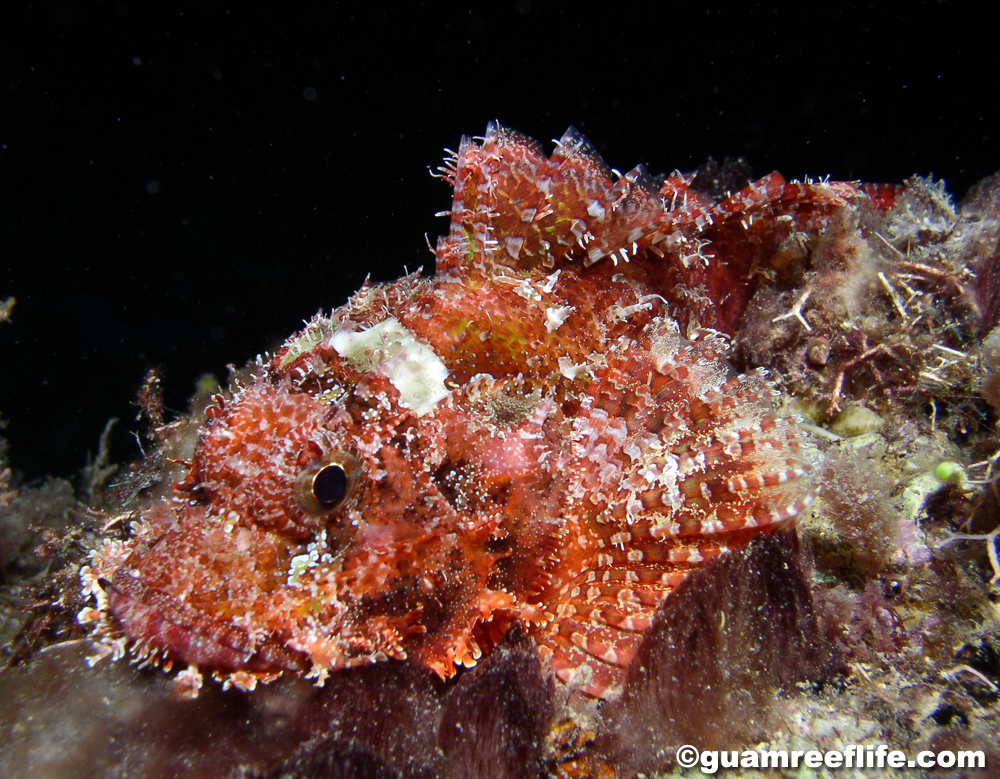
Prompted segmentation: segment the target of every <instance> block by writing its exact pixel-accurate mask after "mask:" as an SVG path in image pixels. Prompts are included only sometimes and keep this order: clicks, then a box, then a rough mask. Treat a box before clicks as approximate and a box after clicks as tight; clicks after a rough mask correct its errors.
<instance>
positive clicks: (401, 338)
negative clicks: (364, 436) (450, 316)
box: [330, 317, 448, 416]
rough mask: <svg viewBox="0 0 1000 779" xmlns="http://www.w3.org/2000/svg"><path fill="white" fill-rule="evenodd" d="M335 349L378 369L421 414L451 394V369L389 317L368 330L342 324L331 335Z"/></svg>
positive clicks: (367, 367) (353, 361) (364, 367)
mask: <svg viewBox="0 0 1000 779" xmlns="http://www.w3.org/2000/svg"><path fill="white" fill-rule="evenodd" d="M330 344H331V345H332V346H333V348H334V350H335V351H336V352H337V354H339V355H340V356H341V357H343V358H344V359H345V360H347V362H349V363H350V364H351V366H352V367H354V368H357V369H358V370H362V371H370V370H376V369H377V370H378V371H379V372H380V373H382V374H383V375H384V376H386V378H388V379H389V381H391V382H392V385H393V386H394V387H395V388H396V389H397V390H399V403H400V405H402V406H404V407H405V408H409V409H412V410H413V411H415V412H416V413H417V414H418V415H420V416H422V415H424V414H428V413H430V412H431V411H433V410H434V408H435V407H436V406H437V404H438V402H439V401H441V400H442V399H443V398H445V397H446V396H447V395H448V389H447V388H446V387H445V386H444V381H445V379H446V378H448V369H447V368H446V367H445V364H444V363H443V362H441V358H440V357H438V356H437V355H436V354H435V353H434V350H433V349H431V347H429V346H428V345H427V344H425V343H422V342H421V341H418V340H417V339H416V338H414V336H413V333H411V332H410V331H409V330H407V329H406V328H405V327H403V325H401V324H400V323H399V320H397V319H396V318H395V317H389V318H388V319H384V320H382V321H381V322H379V323H378V324H377V325H375V326H374V327H370V328H368V329H367V330H360V331H357V332H354V331H352V330H350V329H348V328H346V327H342V328H340V329H339V330H338V331H337V332H336V333H334V334H333V337H332V338H331V339H330Z"/></svg>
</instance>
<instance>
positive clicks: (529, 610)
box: [81, 123, 858, 697]
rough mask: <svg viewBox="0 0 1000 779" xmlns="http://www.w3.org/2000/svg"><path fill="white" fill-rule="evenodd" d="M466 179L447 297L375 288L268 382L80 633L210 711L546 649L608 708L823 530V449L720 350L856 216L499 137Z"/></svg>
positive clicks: (127, 545) (211, 448)
mask: <svg viewBox="0 0 1000 779" xmlns="http://www.w3.org/2000/svg"><path fill="white" fill-rule="evenodd" d="M441 171H442V172H441V175H442V177H443V178H445V179H447V180H448V181H449V182H450V183H451V184H452V185H453V187H454V199H453V204H452V208H451V211H450V212H448V213H449V215H450V217H451V226H450V230H449V233H448V235H447V236H446V237H444V238H442V239H440V241H439V242H438V245H437V249H436V251H435V260H436V271H435V274H434V275H433V277H430V278H427V277H421V276H420V275H410V276H406V277H405V278H402V279H400V280H398V281H396V282H394V283H389V284H375V285H367V284H366V285H365V286H364V287H363V288H362V289H361V290H360V291H359V292H357V293H356V294H355V295H354V296H353V297H352V298H351V299H350V300H349V301H348V303H347V304H345V305H344V306H342V307H341V308H339V309H337V310H335V311H334V312H333V313H332V314H331V315H330V316H317V317H316V318H315V319H313V320H312V321H311V322H309V324H308V326H307V327H306V328H305V329H304V330H302V331H301V332H299V333H296V334H295V335H293V336H292V337H291V338H289V339H288V340H287V341H286V342H285V344H284V345H283V346H282V347H281V348H280V349H279V350H278V352H277V353H276V354H274V355H273V356H269V357H268V358H266V359H259V360H258V365H257V368H256V371H255V373H254V374H253V376H252V379H251V380H250V381H248V382H246V383H244V384H241V385H238V386H235V387H234V388H233V389H232V391H231V394H227V395H226V396H225V397H223V396H218V397H216V398H215V399H214V403H213V405H211V406H210V407H209V408H208V410H207V415H206V419H205V421H204V424H203V426H202V427H201V429H200V432H199V434H198V439H197V445H196V446H195V449H194V453H193V456H192V457H191V458H190V461H189V462H185V463H184V465H185V466H186V475H184V476H183V478H181V479H180V480H178V481H177V483H176V484H175V485H174V489H173V496H172V499H170V500H165V501H162V502H159V503H156V504H154V505H151V506H149V507H147V508H145V509H144V510H143V512H142V516H141V519H140V521H139V523H138V524H137V525H136V529H135V533H134V535H133V537H132V538H131V539H130V540H129V541H127V542H124V543H117V544H113V543H107V544H105V546H104V547H103V548H102V549H100V550H97V551H96V552H95V553H94V554H93V564H92V566H91V567H89V568H87V569H85V571H84V574H83V578H84V582H85V588H86V591H87V592H88V593H90V594H92V595H93V596H94V597H95V598H96V599H97V606H98V608H97V609H89V610H87V612H86V613H85V614H83V615H82V616H81V618H82V619H84V620H98V621H99V622H100V623H101V625H102V629H103V631H104V632H105V641H106V642H111V643H112V644H114V645H115V648H116V651H118V650H121V648H122V647H123V646H124V645H125V644H128V645H129V646H131V648H132V651H133V652H134V653H136V654H137V656H139V657H142V658H146V659H147V660H149V659H152V660H155V661H156V662H160V663H183V664H187V666H188V668H187V670H186V671H184V672H183V673H182V674H181V675H180V677H179V678H180V680H181V683H182V684H185V685H187V686H188V687H189V688H190V689H191V690H193V691H194V692H196V691H197V688H198V687H199V686H200V685H201V681H202V674H203V673H207V672H211V673H212V674H214V675H215V676H216V677H218V678H220V679H221V680H223V681H224V683H225V684H226V685H227V686H229V685H236V686H238V687H241V688H252V687H253V686H254V685H255V684H256V683H257V682H258V681H262V680H263V681H266V680H270V679H273V678H276V677H277V676H280V675H282V674H286V673H291V674H302V675H305V676H309V677H313V678H316V679H317V680H319V681H322V680H323V679H324V678H325V677H326V676H327V675H328V674H329V673H331V672H333V671H335V669H339V668H343V667H348V666H355V665H358V664H364V663H371V662H376V661H381V660H385V659H388V658H410V659H411V660H414V661H417V662H419V663H421V664H423V665H425V666H427V667H429V668H432V669H434V670H435V671H436V672H437V673H438V674H440V675H441V676H442V677H447V676H450V675H452V674H454V673H455V672H456V669H457V668H458V667H459V666H472V665H474V664H475V663H476V661H477V660H478V659H479V658H480V657H481V656H482V655H483V653H484V652H488V651H489V650H490V649H491V648H492V647H493V646H495V645H496V644H497V642H498V641H499V640H500V639H501V638H502V637H503V635H504V633H505V632H506V631H507V630H508V629H510V628H511V626H513V625H514V624H515V623H520V624H521V625H523V626H524V627H525V629H526V631H527V633H528V635H529V636H530V637H531V638H532V639H533V640H534V642H535V644H536V646H537V648H538V652H539V654H540V656H541V657H542V658H543V659H544V660H545V661H546V662H547V663H548V664H549V666H550V667H551V668H552V669H553V671H554V672H555V674H557V675H558V677H559V678H560V679H562V680H563V681H565V682H568V683H572V684H574V685H577V686H578V688H579V689H581V690H583V691H584V692H585V693H587V694H589V695H591V696H595V697H608V696H609V695H611V694H613V692H614V691H615V689H616V687H617V685H618V684H619V683H620V681H621V679H622V677H623V672H624V669H625V668H626V667H627V666H628V664H629V661H630V660H631V658H632V657H633V655H634V653H635V650H636V648H637V646H638V644H639V642H640V640H641V639H642V637H643V634H644V633H645V631H646V630H647V628H648V627H649V625H650V624H651V620H652V617H653V615H654V613H655V611H656V609H657V606H658V605H659V604H660V603H661V601H662V600H663V599H664V598H665V597H667V596H668V595H669V593H670V592H671V590H673V589H674V588H676V587H677V585H678V583H679V582H681V581H682V580H683V579H684V577H685V576H686V575H687V574H688V573H689V572H690V571H692V570H693V569H696V568H698V567H699V566H702V565H704V564H705V563H706V561H708V560H710V559H711V558H713V557H715V556H717V555H719V554H721V553H724V552H725V551H726V550H727V549H732V548H734V547H737V546H739V545H741V544H745V543H746V542H748V541H749V540H750V539H751V538H753V537H754V536H755V535H756V534H758V533H762V532H767V531H770V530H773V529H775V528H778V527H782V526H786V525H787V524H788V523H790V522H791V521H793V520H794V518H795V517H796V515H798V514H800V513H801V512H802V511H803V510H804V509H806V507H807V506H808V505H809V503H810V502H811V500H812V496H813V493H812V491H811V488H810V484H809V479H808V472H809V471H810V466H809V464H808V460H809V456H808V453H807V452H806V449H807V448H808V447H807V446H806V444H805V442H804V439H803V436H802V433H801V432H800V430H799V427H798V424H797V423H796V421H795V420H793V419H790V418H776V416H775V414H774V412H773V409H772V405H771V396H772V394H773V392H772V390H771V389H770V387H769V385H768V384H767V382H766V381H765V379H764V376H763V373H762V372H759V371H756V372H752V373H749V374H746V375H736V374H735V372H734V371H733V370H732V369H731V368H730V366H729V364H728V363H727V361H726V351H727V347H728V343H727V340H726V338H725V337H724V336H723V335H722V334H720V333H719V332H717V330H713V329H708V328H709V326H714V327H716V328H719V323H720V322H723V323H724V322H727V321H730V322H731V321H732V320H733V318H734V317H736V316H738V311H737V308H738V305H739V301H741V300H742V301H744V302H745V300H746V299H748V295H747V294H744V287H745V286H746V281H745V278H746V275H747V274H746V269H747V268H748V267H750V266H751V265H752V264H753V263H756V262H759V261H761V256H762V253H763V254H766V252H767V251H769V250H771V249H773V247H775V246H778V245H780V243H781V241H782V240H785V239H787V238H788V237H789V236H791V235H792V234H793V233H794V232H795V230H798V229H805V227H804V226H805V225H806V223H807V222H808V223H809V224H814V223H815V222H816V220H822V219H823V218H824V215H826V214H828V213H829V212H830V211H831V210H833V209H836V208H838V207H840V206H842V205H843V204H844V203H845V202H846V200H847V199H849V198H850V197H852V196H853V195H854V194H857V192H858V190H856V189H855V188H854V187H853V186H852V185H849V184H790V183H786V182H785V181H784V180H783V179H782V178H781V177H780V176H779V175H778V174H771V175H770V176H768V177H767V178H765V179H762V180H760V181H758V182H756V183H754V184H751V185H750V186H748V187H747V188H745V189H744V190H742V191H740V192H737V193H736V194H734V195H731V196H729V197H720V198H712V197H709V196H707V195H705V194H699V193H697V192H695V191H693V190H692V189H691V187H690V178H685V177H684V176H681V175H680V174H676V173H675V174H674V175H672V176H669V177H666V178H662V179H659V180H654V179H653V178H652V177H651V176H650V175H649V174H648V173H647V172H646V171H645V170H644V169H643V168H642V167H639V168H636V169H635V170H633V171H631V172H629V173H628V174H626V175H625V176H621V177H618V178H617V180H614V177H613V175H612V173H611V172H610V171H609V170H608V169H607V168H606V167H605V165H604V163H603V162H602V161H601V159H600V157H598V155H597V154H596V153H595V152H594V151H593V150H592V149H591V147H590V146H589V144H588V143H587V142H586V140H585V139H584V138H583V137H582V136H581V135H579V134H578V133H577V132H576V131H575V130H573V129H570V130H569V131H568V132H567V133H566V134H565V135H564V136H563V137H562V139H561V140H559V141H558V142H557V144H556V148H555V151H554V153H553V154H552V155H551V156H550V157H547V156H546V155H545V154H544V153H543V152H542V151H541V149H540V147H539V145H538V144H537V143H535V142H534V141H532V140H530V139H528V138H526V137H524V136H522V135H519V134H517V133H516V132H513V131H512V130H510V129H507V128H505V127H502V126H500V125H498V124H495V123H494V124H490V126H489V128H488V129H487V132H486V135H485V137H483V138H479V139H469V138H463V139H462V142H461V145H460V146H459V148H458V152H457V153H455V154H454V155H453V156H452V157H451V158H450V159H449V160H448V161H447V162H446V166H445V167H444V168H442V169H441ZM769 247H770V248H769ZM733 306H735V307H736V308H733ZM734 312H735V313H734ZM678 318H680V319H682V320H683V323H682V324H678ZM721 329H724V328H721ZM116 637H117V638H116Z"/></svg>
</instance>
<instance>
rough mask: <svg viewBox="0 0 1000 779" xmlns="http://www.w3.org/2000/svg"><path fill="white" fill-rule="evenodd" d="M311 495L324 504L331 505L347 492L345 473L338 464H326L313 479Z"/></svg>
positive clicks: (341, 498)
mask: <svg viewBox="0 0 1000 779" xmlns="http://www.w3.org/2000/svg"><path fill="white" fill-rule="evenodd" d="M312 488H313V495H314V496H315V497H316V500H318V501H319V502H320V503H322V504H323V505H324V506H328V505H329V506H332V505H333V504H335V503H339V502H340V501H341V500H343V498H344V495H346V494H347V474H346V473H344V469H343V468H341V467H340V466H339V465H328V466H326V467H325V468H324V469H323V470H321V471H320V472H319V473H317V474H316V478H315V479H313V484H312Z"/></svg>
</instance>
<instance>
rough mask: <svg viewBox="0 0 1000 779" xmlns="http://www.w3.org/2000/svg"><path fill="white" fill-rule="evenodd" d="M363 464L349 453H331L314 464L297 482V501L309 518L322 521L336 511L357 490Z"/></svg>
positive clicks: (303, 472) (304, 471) (306, 468)
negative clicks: (321, 519) (316, 518)
mask: <svg viewBox="0 0 1000 779" xmlns="http://www.w3.org/2000/svg"><path fill="white" fill-rule="evenodd" d="M360 476H361V463H360V462H358V458H356V457H355V456H354V455H353V454H351V453H350V452H329V453H328V454H326V455H325V456H324V457H322V458H320V459H319V460H313V461H312V462H311V463H309V464H308V465H307V466H306V467H305V468H303V470H302V473H300V474H299V475H298V478H297V479H296V480H295V500H296V501H297V502H298V504H299V508H301V509H302V510H303V511H304V512H305V513H306V514H309V515H311V516H314V517H321V516H324V515H326V514H329V513H330V512H332V511H336V510H337V509H339V508H340V507H341V506H343V505H344V504H345V503H347V501H348V499H349V498H350V497H351V495H353V494H354V491H355V490H356V489H357V487H358V481H359V479H360Z"/></svg>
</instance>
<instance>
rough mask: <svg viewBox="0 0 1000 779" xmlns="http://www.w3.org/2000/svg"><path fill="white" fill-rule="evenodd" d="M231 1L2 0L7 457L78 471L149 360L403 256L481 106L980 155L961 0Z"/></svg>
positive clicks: (169, 357) (720, 138) (668, 136)
mask: <svg viewBox="0 0 1000 779" xmlns="http://www.w3.org/2000/svg"><path fill="white" fill-rule="evenodd" d="M152 5H154V6H155V4H152ZM245 5H248V4H239V6H229V7H227V6H225V5H219V4H216V3H211V2H207V3H201V4H199V5H198V6H197V7H196V8H192V9H187V10H183V11H182V10H178V9H174V10H169V11H161V10H152V9H149V8H147V7H146V6H147V4H139V3H113V2H91V3H79V4H78V3H37V4H31V5H30V6H27V7H26V8H25V9H23V10H20V11H17V12H12V11H3V12H0V43H2V51H0V64H2V67H0V88H2V92H0V299H3V298H5V297H7V296H10V295H13V296H15V297H16V298H17V306H16V308H15V309H14V312H13V323H7V324H2V325H0V413H2V414H3V417H4V418H5V419H6V420H7V421H8V423H9V424H8V427H7V429H6V430H5V431H4V435H5V436H6V437H7V438H8V439H9V441H10V442H11V447H12V451H11V460H12V462H13V464H14V466H15V467H16V468H17V469H18V470H20V471H21V472H22V473H23V474H24V476H25V477H27V478H39V477H42V476H44V475H45V474H71V473H73V472H74V471H76V470H77V469H78V468H80V466H82V465H83V464H84V461H85V458H86V456H87V452H88V451H91V452H92V451H94V450H95V449H96V445H97V440H98V436H99V434H100V431H101V429H102V427H103V425H104V422H105V421H106V419H107V418H108V417H111V416H119V417H122V423H121V424H120V425H119V427H118V429H117V433H116V436H115V439H114V440H115V449H114V454H115V457H116V458H117V459H118V460H119V461H121V460H124V459H129V458H131V457H132V456H134V455H135V454H137V452H138V450H137V448H136V445H135V442H134V440H133V439H132V438H131V437H130V435H129V430H130V429H137V428H138V425H136V424H135V423H134V421H133V419H134V416H135V411H136V409H135V408H134V406H132V405H130V404H131V402H132V399H133V398H134V395H135V392H136V390H137V388H138V387H139V385H140V383H141V380H142V376H143V374H144V373H145V371H146V369H147V368H148V367H150V366H154V365H155V366H159V367H161V368H162V370H163V373H164V376H165V388H166V399H167V403H168V406H170V407H171V408H173V409H183V408H184V407H185V405H186V398H187V397H189V396H190V394H191V393H192V391H193V389H194V381H195V379H196V377H198V376H199V375H200V374H202V373H203V372H206V371H212V372H214V373H216V374H217V375H218V376H220V377H223V376H225V366H226V365H227V364H228V363H236V364H242V363H243V362H245V361H246V360H247V359H249V358H252V357H253V356H254V355H255V354H257V353H259V352H262V351H264V350H265V349H269V348H272V347H273V346H275V345H276V344H277V343H278V342H280V341H281V340H282V339H283V338H284V337H286V336H287V335H289V334H290V333H291V332H293V331H294V330H295V329H297V328H298V327H299V325H300V324H301V322H302V320H303V319H306V318H309V317H310V316H311V315H312V314H314V313H315V312H316V311H317V310H318V309H320V308H323V309H325V310H329V309H331V308H333V307H336V306H338V305H340V304H342V303H343V302H344V301H345V299H346V297H347V295H348V294H349V293H350V292H351V291H353V290H354V289H356V288H357V287H358V286H359V285H360V284H361V282H362V280H363V279H364V278H365V276H366V275H368V274H371V276H372V278H373V279H376V280H385V279H392V278H395V277H397V276H398V275H400V274H401V273H402V272H403V268H404V266H407V267H409V269H410V270H413V269H415V268H416V267H418V266H421V265H424V266H429V265H430V264H431V262H432V257H431V255H430V254H429V252H428V250H427V248H426V240H425V234H426V235H427V236H428V237H429V238H430V239H431V241H432V242H433V241H434V240H435V239H436V236H437V235H438V234H440V233H442V232H444V231H445V230H446V223H445V221H444V220H443V219H436V218H435V217H434V216H433V215H434V213H435V212H437V211H442V210H445V209H447V208H448V207H449V205H450V193H449V191H448V188H447V187H446V186H445V185H444V184H442V183H441V182H439V181H436V180H434V179H432V178H431V177H430V176H429V175H428V169H432V168H435V167H436V166H437V165H438V164H439V163H440V159H441V157H442V151H441V150H442V148H443V147H445V146H448V147H450V148H456V146H457V144H458V140H459V138H460V137H461V135H462V134H463V133H465V134H470V135H476V134H481V133H482V132H483V130H484V129H485V126H486V123H487V121H488V120H490V119H493V118H499V119H500V120H501V121H502V122H504V123H505V124H508V125H511V126H513V127H515V128H517V129H519V130H521V131H522V132H524V133H526V134H528V135H531V136H533V137H536V138H538V139H540V140H542V141H544V142H546V145H547V148H549V149H551V144H550V143H549V139H550V138H554V137H558V136H559V135H561V134H562V132H563V130H564V129H565V128H566V126H567V125H569V124H575V125H576V126H577V127H579V128H580V129H581V130H583V132H584V133H585V134H586V135H588V136H589V137H590V139H591V140H592V141H593V143H594V145H595V146H596V147H597V149H598V150H599V151H600V152H601V153H602V155H603V156H604V158H605V160H606V161H607V162H608V164H609V165H611V166H614V167H616V168H619V169H621V170H626V169H628V168H630V167H632V166H633V165H635V164H636V163H639V162H645V163H647V165H648V166H649V167H650V169H651V170H653V171H654V172H669V171H670V170H673V169H674V168H679V169H681V170H689V169H692V168H694V167H696V166H697V165H699V164H700V163H702V162H703V161H704V160H705V159H706V158H707V157H709V156H710V155H711V156H714V157H716V158H717V159H720V160H721V159H722V158H724V157H726V156H744V157H746V158H747V159H748V160H749V162H750V163H751V164H752V166H753V168H754V171H755V173H756V174H757V175H764V174H765V173H767V172H769V171H770V170H772V169H779V170H781V171H782V172H783V173H784V174H785V176H786V177H789V178H792V177H803V176H806V175H812V176H823V175H830V176H832V177H833V178H834V179H864V180H868V181H897V180H901V179H903V178H905V177H907V176H909V175H910V174H912V173H922V174H928V173H932V172H933V173H934V174H935V175H936V176H939V177H943V178H945V179H946V180H947V182H948V186H949V189H950V190H951V191H952V192H953V193H954V194H956V195H961V194H962V193H963V192H964V191H965V190H966V189H967V188H968V187H969V186H971V185H972V184H973V183H975V182H976V181H977V180H979V179H980V178H982V177H983V176H985V175H987V174H989V173H992V172H993V171H994V170H996V169H997V168H1000V150H998V147H997V143H996V138H995V134H996V119H997V115H996V107H997V102H998V98H1000V88H998V86H1000V67H998V65H1000V57H998V54H997V52H998V46H1000V35H998V33H997V32H996V27H995V25H992V24H991V23H990V22H989V20H985V19H983V18H980V17H979V16H977V15H976V14H975V12H974V8H975V6H973V5H972V4H961V3H955V2H923V3H916V2H915V3H908V4H905V6H906V7H907V10H905V11H904V12H900V11H899V10H898V9H899V8H900V7H903V6H904V4H879V6H878V7H875V6H867V5H858V4H855V3H837V2H831V3H823V4H815V5H816V6H817V7H815V8H814V7H812V5H813V4H806V3H799V4H795V5H792V4H789V5H783V6H765V5H753V4H748V3H743V4H738V5H737V4H730V6H731V8H732V9H736V8H738V9H739V10H723V9H722V8H720V7H715V6H712V5H709V6H705V5H702V4H697V3H692V2H687V3H670V2H667V3H657V4H651V3H650V4H647V3H637V4H629V3H606V4H602V5H601V6H597V4H593V7H600V8H601V10H600V11H598V12H595V11H593V10H585V9H587V8H590V7H591V6H590V5H587V6H585V5H584V4H581V3H544V4H543V3H541V2H537V0H520V1H519V2H506V1H502V2H491V3H481V4H477V5H475V6H473V7H469V6H462V5H459V6H456V7H455V8H453V9H452V10H450V11H443V10H441V9H440V7H439V6H433V7H428V6H424V5H422V4H417V3H413V4H408V5H406V6H405V7H402V8H401V9H393V10H382V5H381V4H378V3H369V4H348V5H340V4H335V3H321V4H308V3H304V4H297V5H296V4H291V8H292V9H293V10H288V11H280V12H277V11H268V12H260V11H249V10H244V9H243V8H242V6H245ZM807 6H809V7H807ZM890 6H891V7H890ZM980 7H984V6H980Z"/></svg>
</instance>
